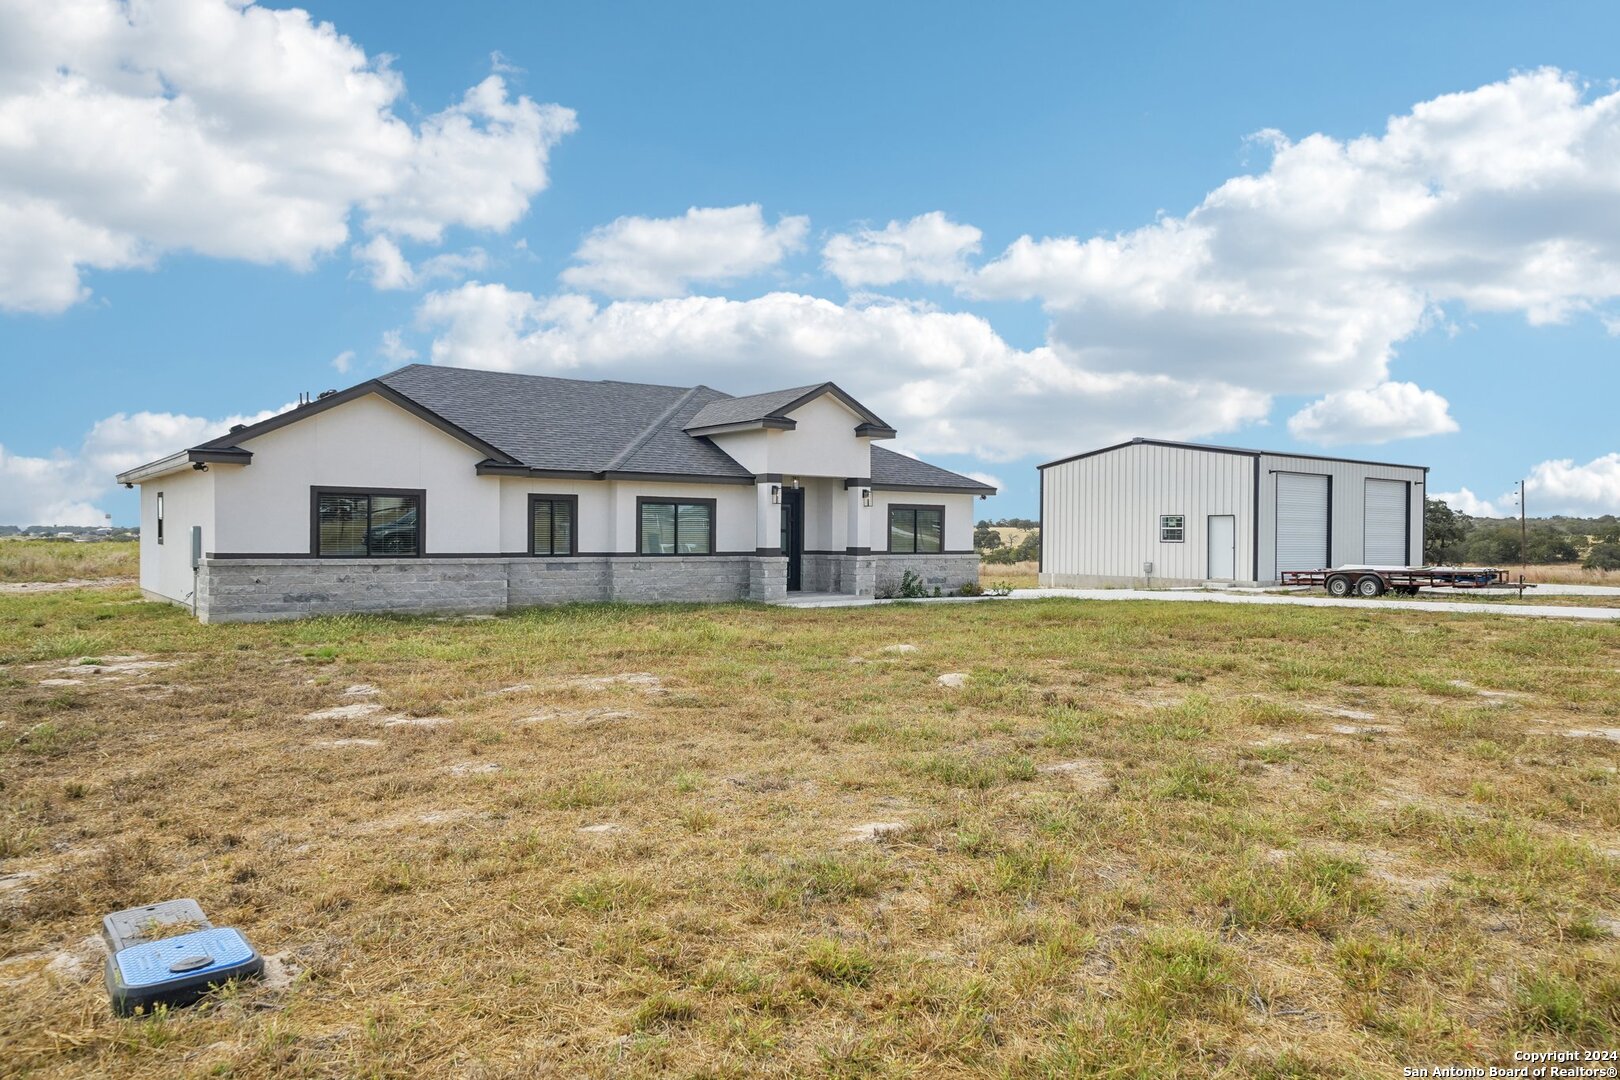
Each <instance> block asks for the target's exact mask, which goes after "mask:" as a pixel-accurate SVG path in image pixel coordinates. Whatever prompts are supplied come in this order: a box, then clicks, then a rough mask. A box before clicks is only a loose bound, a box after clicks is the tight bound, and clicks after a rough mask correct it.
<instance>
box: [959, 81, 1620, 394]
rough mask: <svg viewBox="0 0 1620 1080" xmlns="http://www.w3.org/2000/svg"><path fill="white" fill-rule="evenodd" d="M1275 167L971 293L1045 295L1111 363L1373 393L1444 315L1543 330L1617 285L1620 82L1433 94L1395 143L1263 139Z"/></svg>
mask: <svg viewBox="0 0 1620 1080" xmlns="http://www.w3.org/2000/svg"><path fill="white" fill-rule="evenodd" d="M1261 141H1262V142H1265V143H1268V144H1269V145H1270V148H1271V150H1272V155H1271V161H1270V164H1269V167H1268V168H1266V169H1265V171H1263V172H1260V173H1258V174H1256V175H1250V176H1239V177H1235V178H1233V179H1231V180H1228V181H1227V182H1225V183H1224V184H1222V185H1220V186H1219V187H1218V188H1217V189H1216V190H1214V191H1213V192H1211V193H1210V194H1209V195H1208V196H1207V197H1206V198H1205V199H1204V200H1203V201H1202V202H1201V203H1200V204H1199V205H1198V206H1196V207H1195V208H1193V209H1192V210H1191V211H1190V212H1188V213H1187V214H1185V215H1183V216H1179V217H1178V216H1174V215H1166V216H1164V217H1162V218H1160V219H1159V220H1158V221H1156V222H1154V223H1153V224H1150V225H1146V226H1143V227H1141V228H1139V229H1135V230H1132V231H1129V232H1125V233H1121V234H1118V235H1113V236H1101V237H1092V238H1078V237H1073V236H1055V237H1048V238H1045V239H1039V240H1037V239H1034V238H1032V237H1029V236H1025V237H1023V238H1021V239H1019V240H1017V241H1015V242H1014V243H1012V244H1011V245H1010V246H1009V247H1008V248H1007V249H1006V250H1005V251H1004V252H1003V253H1002V254H1001V255H999V256H998V257H996V258H994V259H993V260H991V261H990V262H989V263H987V264H985V265H983V266H982V267H980V268H979V269H978V271H977V272H976V273H975V274H974V275H973V276H972V277H971V278H970V279H968V280H966V281H965V282H964V283H963V285H962V286H961V287H962V289H963V290H964V292H966V293H968V294H970V295H973V296H976V297H980V298H988V299H1033V300H1038V301H1040V302H1041V303H1042V304H1043V305H1044V306H1045V307H1046V309H1047V310H1048V311H1049V312H1050V313H1051V315H1052V320H1053V322H1052V339H1053V343H1054V345H1059V346H1063V347H1066V348H1067V349H1068V350H1069V351H1070V353H1071V354H1072V355H1073V356H1074V357H1075V358H1076V360H1077V362H1080V363H1083V364H1084V365H1085V366H1086V367H1087V368H1088V369H1090V370H1094V371H1134V372H1154V373H1160V374H1166V375H1172V376H1177V377H1182V376H1187V375H1192V374H1196V375H1198V376H1200V377H1205V378H1216V379H1221V380H1223V381H1227V382H1231V383H1234V384H1237V385H1242V386H1248V387H1252V388H1256V389H1264V390H1269V391H1272V392H1287V393H1305V394H1328V393H1332V392H1335V391H1344V390H1363V391H1372V390H1374V388H1376V387H1378V386H1379V385H1380V384H1384V383H1386V382H1387V381H1388V378H1389V371H1388V368H1389V362H1390V359H1391V357H1392V355H1393V354H1394V351H1395V347H1396V345H1397V344H1398V343H1399V342H1401V341H1402V340H1404V339H1406V338H1408V337H1410V336H1412V335H1413V334H1416V333H1418V332H1420V331H1421V330H1423V329H1425V328H1427V327H1429V326H1431V325H1434V324H1435V322H1436V321H1437V320H1438V319H1439V318H1441V317H1442V315H1443V312H1444V310H1445V308H1446V307H1447V306H1450V305H1461V306H1464V307H1467V308H1468V309H1470V310H1473V311H1489V312H1516V313H1519V314H1521V315H1523V316H1524V317H1525V318H1526V319H1527V320H1528V321H1530V322H1531V323H1534V324H1543V323H1549V322H1559V321H1563V320H1566V319H1568V318H1571V317H1573V316H1574V315H1577V314H1579V313H1581V312H1586V311H1594V312H1598V313H1600V314H1605V313H1606V314H1608V316H1609V317H1610V318H1611V319H1612V317H1613V311H1612V304H1613V302H1614V301H1615V299H1616V298H1617V297H1620V213H1617V212H1616V207H1617V206H1620V92H1611V93H1608V94H1604V95H1597V96H1594V95H1591V94H1588V93H1587V92H1586V90H1585V88H1584V87H1583V86H1582V85H1581V84H1580V83H1579V82H1578V81H1577V80H1576V79H1575V78H1574V77H1572V76H1570V75H1567V74H1565V73H1563V72H1560V71H1557V70H1553V69H1543V70H1538V71H1532V72H1526V73H1522V74H1518V75H1515V76H1513V77H1511V78H1509V79H1506V80H1504V81H1502V82H1498V83H1493V84H1490V85H1487V86H1483V87H1480V88H1478V89H1476V90H1471V91H1468V92H1465V93H1458V94H1448V95H1445V96H1442V97H1439V98H1435V99H1433V100H1431V101H1426V102H1422V103H1420V104H1418V105H1416V106H1415V107H1413V109H1412V110H1411V111H1410V112H1409V113H1407V114H1405V115H1403V116H1397V117H1394V118H1392V119H1390V120H1389V122H1388V123H1387V124H1386V126H1385V129H1384V131H1383V132H1382V133H1381V134H1375V135H1365V136H1362V137H1360V138H1354V139H1348V140H1344V139H1337V138H1333V137H1331V136H1328V135H1323V134H1313V135H1309V136H1306V137H1304V138H1301V139H1298V140H1297V141H1294V140H1290V139H1288V138H1286V137H1284V136H1283V135H1282V134H1280V133H1277V132H1265V133H1262V136H1261Z"/></svg>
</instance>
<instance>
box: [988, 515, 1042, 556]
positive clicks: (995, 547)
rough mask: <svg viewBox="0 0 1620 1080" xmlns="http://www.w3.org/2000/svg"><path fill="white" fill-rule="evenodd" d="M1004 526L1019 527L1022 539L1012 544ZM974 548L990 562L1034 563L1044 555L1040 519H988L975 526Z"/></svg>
mask: <svg viewBox="0 0 1620 1080" xmlns="http://www.w3.org/2000/svg"><path fill="white" fill-rule="evenodd" d="M1001 529H1019V530H1022V531H1023V533H1024V537H1023V539H1021V540H1019V541H1018V542H1017V543H1015V544H1009V543H1008V542H1007V540H1006V538H1005V537H1003V536H1002V535H1001V532H1000V530H1001ZM973 548H974V550H975V551H977V552H978V553H979V556H980V558H982V559H983V560H984V561H985V562H987V563H1019V562H1035V561H1036V560H1037V559H1039V558H1040V557H1041V532H1040V522H1038V521H1034V520H1032V519H1030V518H1001V519H1000V520H999V521H991V520H989V519H988V518H986V519H985V520H983V521H981V522H979V523H978V524H977V525H975V526H974V527H973Z"/></svg>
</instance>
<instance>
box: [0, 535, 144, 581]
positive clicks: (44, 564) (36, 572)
mask: <svg viewBox="0 0 1620 1080" xmlns="http://www.w3.org/2000/svg"><path fill="white" fill-rule="evenodd" d="M139 548H140V545H139V544H138V543H137V542H136V541H134V540H128V541H123V540H120V541H113V540H106V541H98V542H95V543H86V544H79V543H75V542H74V541H72V540H20V539H17V538H14V537H3V538H0V581H72V580H95V579H98V578H133V577H135V576H136V575H137V574H139V573H140V551H139Z"/></svg>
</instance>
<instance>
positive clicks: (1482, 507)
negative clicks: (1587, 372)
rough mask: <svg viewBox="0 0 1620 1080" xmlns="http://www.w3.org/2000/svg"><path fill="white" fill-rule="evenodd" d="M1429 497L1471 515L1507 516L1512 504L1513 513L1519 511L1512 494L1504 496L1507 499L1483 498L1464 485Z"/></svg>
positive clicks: (1434, 493) (1432, 493)
mask: <svg viewBox="0 0 1620 1080" xmlns="http://www.w3.org/2000/svg"><path fill="white" fill-rule="evenodd" d="M1429 497H1430V498H1433V499H1439V500H1440V501H1441V502H1443V503H1445V504H1446V505H1447V506H1449V507H1451V508H1452V509H1453V510H1455V511H1457V513H1459V514H1467V515H1468V516H1469V517H1507V516H1508V514H1509V510H1508V507H1510V506H1512V507H1514V509H1513V510H1512V513H1515V514H1516V513H1518V510H1517V504H1516V503H1513V502H1512V499H1513V496H1511V495H1504V496H1503V499H1504V500H1506V501H1495V500H1491V499H1482V498H1480V497H1479V496H1478V495H1475V494H1474V493H1473V491H1472V490H1470V489H1469V488H1466V487H1464V488H1458V489H1457V490H1456V491H1434V492H1430V495H1429Z"/></svg>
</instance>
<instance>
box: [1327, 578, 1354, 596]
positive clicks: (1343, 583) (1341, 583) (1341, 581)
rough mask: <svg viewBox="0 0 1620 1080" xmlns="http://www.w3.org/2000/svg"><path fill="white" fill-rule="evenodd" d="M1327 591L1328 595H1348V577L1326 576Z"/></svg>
mask: <svg viewBox="0 0 1620 1080" xmlns="http://www.w3.org/2000/svg"><path fill="white" fill-rule="evenodd" d="M1327 591H1328V595H1329V596H1349V595H1350V579H1349V578H1347V577H1342V576H1335V577H1330V578H1328V579H1327Z"/></svg>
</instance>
